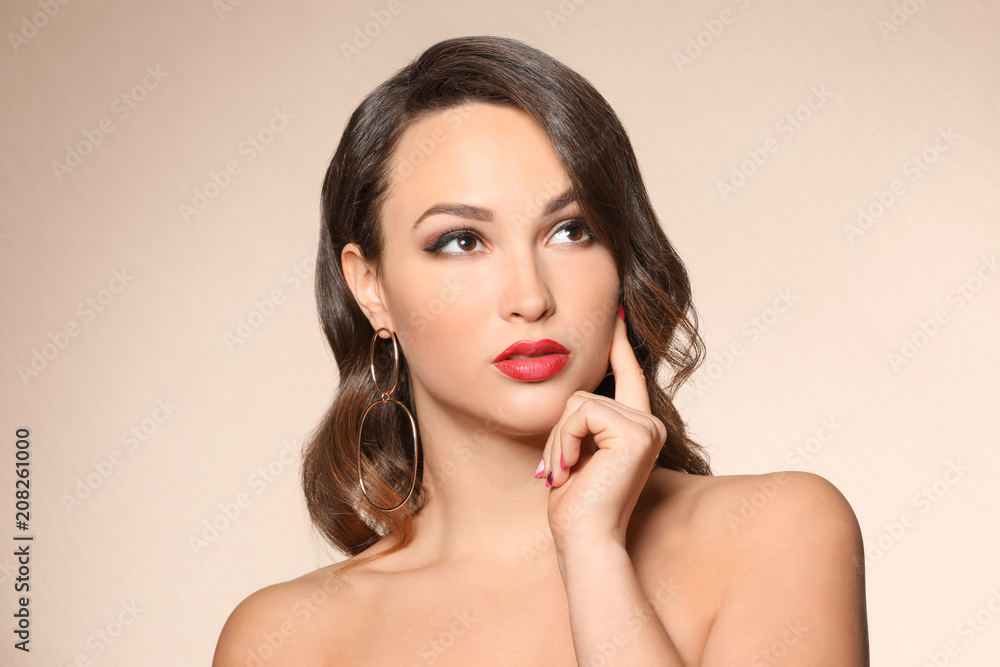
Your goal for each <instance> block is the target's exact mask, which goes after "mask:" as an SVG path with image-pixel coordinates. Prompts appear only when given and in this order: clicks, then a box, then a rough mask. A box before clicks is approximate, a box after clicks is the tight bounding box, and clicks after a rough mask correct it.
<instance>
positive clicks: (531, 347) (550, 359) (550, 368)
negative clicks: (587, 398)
mask: <svg viewBox="0 0 1000 667" xmlns="http://www.w3.org/2000/svg"><path fill="white" fill-rule="evenodd" d="M522 354H524V355H536V356H532V357H525V358H518V359H511V357H513V356H517V355H522ZM567 363H569V350H567V349H566V348H565V347H563V346H562V345H560V344H559V343H557V342H555V341H554V340H549V339H547V338H544V339H542V340H539V341H534V342H532V341H530V340H519V341H518V342H516V343H514V344H513V345H511V346H510V347H508V348H507V349H506V350H504V351H503V352H501V353H500V354H499V356H497V358H496V359H495V360H494V361H493V365H494V366H496V368H497V370H499V371H500V372H501V373H503V374H504V375H507V376H509V377H512V378H514V379H515V380H526V381H532V380H544V379H546V378H550V377H552V376H553V375H555V374H556V373H558V372H559V371H561V370H562V369H563V367H565V366H566V364H567Z"/></svg>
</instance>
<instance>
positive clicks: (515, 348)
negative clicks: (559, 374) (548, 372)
mask: <svg viewBox="0 0 1000 667" xmlns="http://www.w3.org/2000/svg"><path fill="white" fill-rule="evenodd" d="M518 354H569V350H567V349H566V348H565V347H563V346H562V345H560V344H559V343H557V342H555V341H554V340H549V339H548V338H543V339H542V340H539V341H530V340H519V341H517V342H516V343H514V344H513V345H511V346H510V347H508V348H507V349H506V350H504V351H503V352H501V353H500V354H499V355H497V358H496V359H494V360H493V363H496V362H498V361H503V360H504V359H508V358H510V357H513V356H515V355H518Z"/></svg>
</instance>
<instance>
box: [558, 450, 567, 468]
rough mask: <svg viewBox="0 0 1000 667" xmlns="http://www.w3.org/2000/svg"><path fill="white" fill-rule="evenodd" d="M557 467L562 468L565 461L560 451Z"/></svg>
mask: <svg viewBox="0 0 1000 667" xmlns="http://www.w3.org/2000/svg"><path fill="white" fill-rule="evenodd" d="M559 467H560V468H563V469H565V468H566V463H565V462H564V461H563V455H562V453H560V454H559Z"/></svg>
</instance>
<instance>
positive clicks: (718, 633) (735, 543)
mask: <svg viewBox="0 0 1000 667" xmlns="http://www.w3.org/2000/svg"><path fill="white" fill-rule="evenodd" d="M658 485H659V488H662V489H665V490H666V493H663V494H662V496H663V497H664V498H665V499H666V502H663V503H661V504H662V506H663V507H662V510H661V511H659V519H658V520H657V524H658V525H659V526H668V525H670V524H672V525H673V526H674V527H673V528H664V529H663V530H664V533H666V534H669V532H670V531H671V530H673V531H674V532H675V533H677V532H678V531H679V535H680V537H678V538H675V539H674V540H672V541H671V540H669V538H667V539H666V541H665V542H664V544H668V545H669V544H674V545H676V546H675V547H674V548H675V549H677V550H684V549H686V550H690V551H693V552H694V553H695V559H696V561H697V562H698V563H700V565H699V567H700V568H701V569H705V570H706V571H710V572H711V573H712V575H713V581H714V582H717V586H718V588H719V590H717V591H713V592H714V593H717V595H714V596H713V597H714V598H715V599H716V600H718V602H717V605H716V609H715V614H714V621H713V622H712V626H711V631H710V632H709V634H708V638H707V641H706V643H705V647H704V653H703V654H702V662H701V664H703V665H706V666H708V665H717V664H718V665H725V664H733V663H734V662H749V663H750V664H771V662H769V661H772V660H773V659H774V658H775V657H776V656H778V655H781V656H782V664H783V665H784V664H787V665H798V664H821V663H822V664H841V665H867V664H868V662H867V661H868V633H867V615H866V609H865V583H864V578H865V575H864V547H863V542H862V537H861V530H860V527H859V525H858V520H857V518H856V516H855V514H854V510H853V509H852V508H851V505H850V503H849V502H848V501H847V499H846V498H845V497H844V495H843V494H842V493H841V492H840V490H839V489H837V487H836V486H835V485H834V484H832V483H831V482H830V481H828V480H827V479H825V478H823V477H821V476H819V475H816V474H813V473H808V472H799V471H794V472H793V471H785V472H775V473H767V474H762V475H727V476H715V477H700V476H694V475H685V474H683V473H676V472H673V471H666V473H663V474H661V475H660V478H659V482H658Z"/></svg>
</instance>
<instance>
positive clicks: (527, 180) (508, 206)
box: [383, 102, 570, 224]
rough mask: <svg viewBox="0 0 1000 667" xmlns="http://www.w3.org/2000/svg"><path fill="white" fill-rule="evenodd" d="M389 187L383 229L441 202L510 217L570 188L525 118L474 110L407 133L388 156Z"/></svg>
mask: <svg viewBox="0 0 1000 667" xmlns="http://www.w3.org/2000/svg"><path fill="white" fill-rule="evenodd" d="M390 182H391V186H390V190H389V196H388V198H387V199H386V202H385V208H384V211H383V212H384V214H385V218H386V221H387V222H392V221H398V220H400V219H407V218H415V217H416V216H417V215H419V214H420V213H421V212H422V211H424V210H425V209H426V208H427V207H428V206H431V205H433V204H435V203H438V202H442V201H449V202H462V203H467V204H473V205H481V206H488V207H490V208H494V209H496V210H498V211H499V212H500V213H501V214H502V213H503V212H504V211H508V212H517V211H519V210H523V209H524V207H525V206H527V205H529V204H528V203H529V202H536V203H537V202H538V201H540V200H541V201H544V200H547V199H548V198H550V197H551V195H552V193H554V192H561V191H563V190H565V189H566V188H568V187H569V184H570V180H569V177H568V175H567V174H566V172H565V170H564V169H563V167H562V163H561V162H560V161H559V158H558V156H557V154H556V152H555V149H554V148H553V147H552V144H551V142H550V141H549V139H548V137H547V136H546V135H545V131H544V130H543V129H542V128H541V126H540V125H538V123H536V122H535V120H534V119H533V118H531V116H529V115H528V114H526V113H525V112H524V111H521V110H520V109H518V108H516V107H511V106H504V105H497V104H486V103H479V102H477V103H470V104H465V105H462V106H460V107H455V108H452V109H447V110H444V111H440V112H436V113H434V114H432V115H429V116H427V117H425V118H422V119H421V120H419V121H417V122H416V123H414V124H413V125H411V126H410V127H409V128H407V129H406V131H405V132H404V133H403V134H402V136H401V137H400V139H399V142H398V144H397V146H396V150H395V151H394V153H393V157H392V161H391V163H390ZM411 224H412V222H411Z"/></svg>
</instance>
